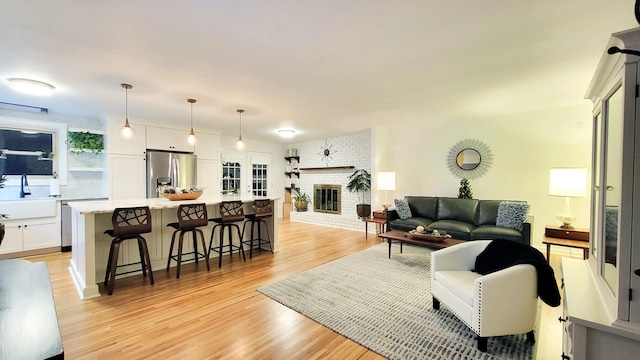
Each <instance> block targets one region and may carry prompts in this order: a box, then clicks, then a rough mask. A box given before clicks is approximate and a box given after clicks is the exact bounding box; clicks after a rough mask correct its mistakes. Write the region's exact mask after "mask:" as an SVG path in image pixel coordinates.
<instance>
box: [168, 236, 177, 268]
mask: <svg viewBox="0 0 640 360" xmlns="http://www.w3.org/2000/svg"><path fill="white" fill-rule="evenodd" d="M177 233H178V232H177V231H174V232H173V235H172V236H171V245H170V246H169V258H168V259H167V271H169V267H170V266H171V257H172V256H173V244H174V243H175V241H176V234H177Z"/></svg>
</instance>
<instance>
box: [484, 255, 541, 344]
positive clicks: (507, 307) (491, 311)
mask: <svg viewBox="0 0 640 360" xmlns="http://www.w3.org/2000/svg"><path fill="white" fill-rule="evenodd" d="M473 308H474V309H476V310H477V311H474V312H473V315H472V325H473V326H474V327H476V328H475V329H473V330H474V331H476V332H477V333H478V334H479V335H480V336H483V337H485V336H500V335H506V334H520V333H525V332H528V331H530V330H533V328H534V327H535V319H536V312H537V308H538V283H537V275H536V269H535V267H533V265H525V264H521V265H514V266H511V267H508V268H506V269H503V270H500V271H496V272H494V273H491V274H487V275H485V276H481V277H479V278H477V279H476V280H475V282H474V300H473ZM505 319H508V321H506V320H505Z"/></svg>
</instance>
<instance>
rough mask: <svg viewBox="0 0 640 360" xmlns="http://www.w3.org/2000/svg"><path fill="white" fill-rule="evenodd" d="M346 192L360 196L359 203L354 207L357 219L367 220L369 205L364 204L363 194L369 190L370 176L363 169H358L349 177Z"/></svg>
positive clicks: (369, 212) (369, 210)
mask: <svg viewBox="0 0 640 360" xmlns="http://www.w3.org/2000/svg"><path fill="white" fill-rule="evenodd" d="M347 190H349V192H351V193H356V194H358V195H359V196H360V203H359V204H357V205H356V212H357V213H358V217H361V218H368V217H369V215H370V214H371V205H370V204H365V203H364V194H366V193H367V192H368V191H369V190H371V174H369V172H368V171H367V170H365V169H358V170H356V171H354V172H353V174H351V175H350V176H349V183H348V184H347Z"/></svg>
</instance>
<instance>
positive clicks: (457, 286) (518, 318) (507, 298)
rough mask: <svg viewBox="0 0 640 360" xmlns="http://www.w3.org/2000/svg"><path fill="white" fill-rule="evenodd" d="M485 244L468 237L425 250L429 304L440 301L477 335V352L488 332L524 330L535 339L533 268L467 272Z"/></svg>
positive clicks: (482, 348)
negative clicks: (428, 257)
mask: <svg viewBox="0 0 640 360" xmlns="http://www.w3.org/2000/svg"><path fill="white" fill-rule="evenodd" d="M490 242H491V240H476V241H469V242H465V243H462V244H458V245H454V246H451V247H449V248H446V249H442V250H438V251H434V252H432V253H431V295H432V296H433V308H434V309H435V310H439V309H440V303H441V302H442V303H443V304H445V305H446V306H447V307H448V308H449V309H450V310H451V311H452V312H453V313H454V314H455V315H456V316H457V317H458V318H459V319H460V320H462V322H464V323H465V324H466V325H467V326H468V327H469V328H470V329H471V330H473V332H475V333H476V334H477V335H478V350H480V351H483V352H486V351H487V338H488V337H490V336H503V335H510V334H523V333H527V340H528V341H530V342H535V339H534V335H533V329H534V327H535V321H536V312H537V309H538V293H537V278H536V276H537V275H536V269H535V267H534V266H532V265H524V264H520V265H514V266H511V267H508V268H506V269H503V270H499V271H496V272H493V273H491V274H487V275H480V274H478V273H475V272H473V271H471V270H473V269H474V267H475V260H476V256H478V254H480V253H481V252H482V251H483V250H484V249H485V247H487V245H488V244H489V243H490Z"/></svg>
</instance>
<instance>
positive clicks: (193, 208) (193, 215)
mask: <svg viewBox="0 0 640 360" xmlns="http://www.w3.org/2000/svg"><path fill="white" fill-rule="evenodd" d="M208 224H209V218H208V217H207V206H206V204H204V203H202V204H185V205H180V206H179V207H178V222H172V223H169V224H167V226H169V227H172V228H174V229H175V231H174V232H173V235H172V236H171V246H170V247H169V258H168V259H167V271H169V267H170V266H171V260H175V261H176V262H177V264H178V266H177V271H176V279H179V278H180V265H181V264H182V255H193V257H191V258H189V259H186V261H193V260H195V262H196V264H198V260H199V259H201V258H204V259H205V262H206V264H207V271H210V270H211V267H210V265H209V252H207V245H206V243H205V240H204V233H203V232H202V230H200V229H198V228H199V227H202V226H207V225H208ZM188 232H190V233H191V236H192V239H193V251H192V252H188V253H184V254H183V253H182V244H183V240H184V234H186V233H188ZM178 233H180V238H179V241H178V251H177V254H176V255H173V246H174V244H175V241H176V235H177V234H178ZM196 234H199V235H200V240H201V243H202V253H201V252H198V241H197V236H196Z"/></svg>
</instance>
